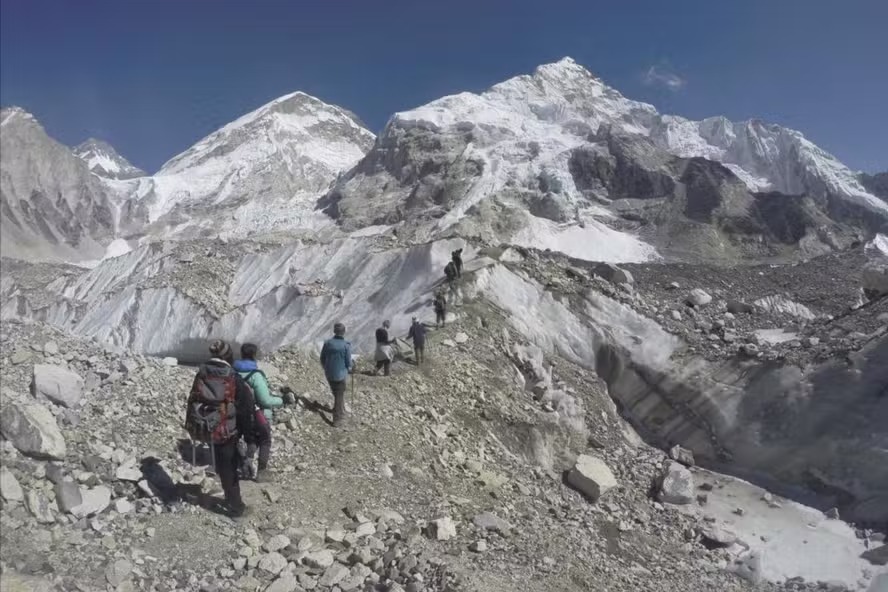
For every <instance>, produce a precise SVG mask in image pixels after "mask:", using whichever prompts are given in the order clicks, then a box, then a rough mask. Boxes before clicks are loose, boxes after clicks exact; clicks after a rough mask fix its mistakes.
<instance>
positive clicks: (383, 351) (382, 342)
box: [374, 321, 395, 376]
mask: <svg viewBox="0 0 888 592" xmlns="http://www.w3.org/2000/svg"><path fill="white" fill-rule="evenodd" d="M391 326H392V323H391V321H383V322H382V327H380V328H379V329H377V330H376V354H375V356H374V358H375V359H376V373H377V374H379V371H380V370H382V371H383V373H384V374H385V375H386V376H389V375H390V374H391V370H392V360H393V359H394V357H395V355H394V352H393V351H392V344H394V343H395V340H394V339H389V333H388V330H389V327H391Z"/></svg>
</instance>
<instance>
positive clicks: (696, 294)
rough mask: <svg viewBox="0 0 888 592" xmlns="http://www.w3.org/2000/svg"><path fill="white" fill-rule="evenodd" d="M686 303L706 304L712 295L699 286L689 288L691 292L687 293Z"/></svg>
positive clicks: (710, 300)
mask: <svg viewBox="0 0 888 592" xmlns="http://www.w3.org/2000/svg"><path fill="white" fill-rule="evenodd" d="M686 301H687V303H688V304H692V305H693V306H696V307H698V308H699V307H702V306H706V305H707V304H709V303H710V302H712V296H710V295H709V294H707V293H706V292H704V291H703V290H701V289H700V288H694V289H693V290H691V293H690V294H688V297H687V300H686Z"/></svg>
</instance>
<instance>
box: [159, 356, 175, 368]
mask: <svg viewBox="0 0 888 592" xmlns="http://www.w3.org/2000/svg"><path fill="white" fill-rule="evenodd" d="M162 363H163V365H164V366H170V367H173V366H178V365H179V360H177V359H176V358H173V357H170V356H167V357H166V358H164V359H163V360H162Z"/></svg>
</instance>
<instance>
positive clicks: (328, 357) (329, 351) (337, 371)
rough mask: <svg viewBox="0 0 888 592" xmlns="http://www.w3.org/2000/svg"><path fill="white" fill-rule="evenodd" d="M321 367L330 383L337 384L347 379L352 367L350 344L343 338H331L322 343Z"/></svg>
mask: <svg viewBox="0 0 888 592" xmlns="http://www.w3.org/2000/svg"><path fill="white" fill-rule="evenodd" d="M321 366H323V367H324V374H325V375H326V376H327V380H328V381H330V382H339V381H341V380H345V379H346V378H348V371H349V370H350V369H351V367H352V352H351V343H349V342H348V341H346V340H345V337H339V336H335V337H331V338H330V339H328V340H327V341H325V342H324V347H323V348H322V349H321Z"/></svg>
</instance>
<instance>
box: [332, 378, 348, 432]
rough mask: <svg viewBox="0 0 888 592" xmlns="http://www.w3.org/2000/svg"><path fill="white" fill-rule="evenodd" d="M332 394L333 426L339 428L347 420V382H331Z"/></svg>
mask: <svg viewBox="0 0 888 592" xmlns="http://www.w3.org/2000/svg"><path fill="white" fill-rule="evenodd" d="M330 392H331V393H333V425H334V426H338V425H339V424H341V423H342V420H343V419H345V381H344V380H331V381H330Z"/></svg>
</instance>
